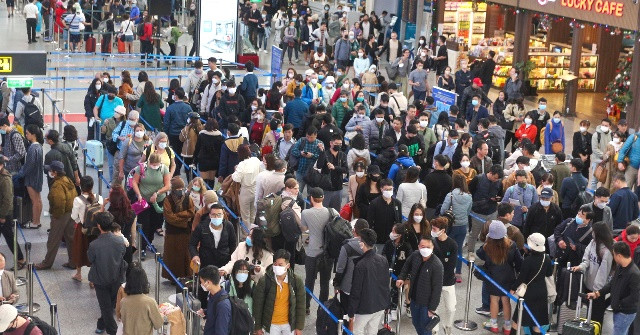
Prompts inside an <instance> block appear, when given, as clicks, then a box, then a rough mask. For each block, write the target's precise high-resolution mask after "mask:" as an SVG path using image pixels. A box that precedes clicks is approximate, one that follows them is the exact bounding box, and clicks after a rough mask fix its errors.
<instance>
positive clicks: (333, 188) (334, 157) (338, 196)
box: [316, 134, 349, 211]
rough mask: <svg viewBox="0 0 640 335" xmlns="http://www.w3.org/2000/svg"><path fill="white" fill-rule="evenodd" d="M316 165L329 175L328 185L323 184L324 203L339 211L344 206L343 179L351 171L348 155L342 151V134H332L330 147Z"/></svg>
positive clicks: (320, 156)
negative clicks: (342, 202) (348, 164)
mask: <svg viewBox="0 0 640 335" xmlns="http://www.w3.org/2000/svg"><path fill="white" fill-rule="evenodd" d="M316 167H317V168H318V169H320V173H321V174H323V175H328V176H329V180H330V183H329V184H328V185H321V187H322V189H323V190H324V200H323V204H324V205H325V206H326V207H327V208H333V209H334V210H336V211H339V210H340V208H342V204H341V201H342V189H343V182H342V180H343V177H344V175H345V174H347V173H348V172H349V168H348V166H347V157H346V155H345V153H344V152H343V151H342V136H341V135H340V134H333V135H332V136H331V142H330V143H329V149H328V150H326V151H324V152H323V153H321V154H320V155H319V156H318V160H317V161H316Z"/></svg>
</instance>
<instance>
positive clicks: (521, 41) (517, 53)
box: [513, 10, 531, 66]
mask: <svg viewBox="0 0 640 335" xmlns="http://www.w3.org/2000/svg"><path fill="white" fill-rule="evenodd" d="M530 37H531V15H529V13H525V12H523V11H522V10H520V12H519V13H516V32H515V37H514V42H513V43H514V46H513V65H514V66H515V64H516V63H518V62H526V61H527V60H528V59H529V56H528V55H529V38H530Z"/></svg>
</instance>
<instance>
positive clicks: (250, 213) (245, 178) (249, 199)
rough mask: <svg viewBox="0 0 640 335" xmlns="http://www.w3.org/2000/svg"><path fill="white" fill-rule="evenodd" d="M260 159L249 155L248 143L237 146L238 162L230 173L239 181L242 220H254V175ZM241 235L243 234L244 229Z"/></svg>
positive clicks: (258, 169) (257, 169) (257, 170)
mask: <svg viewBox="0 0 640 335" xmlns="http://www.w3.org/2000/svg"><path fill="white" fill-rule="evenodd" d="M260 165H261V161H260V159H258V158H257V157H252V156H251V150H250V149H249V145H248V144H242V145H240V146H239V147H238V164H237V165H236V166H235V171H234V172H233V174H232V175H231V176H232V177H231V178H232V179H233V181H235V182H237V183H240V195H239V199H238V200H239V201H238V204H239V206H240V207H239V208H240V213H239V214H240V216H241V217H242V221H243V222H247V223H249V222H254V221H255V216H256V208H255V205H256V204H255V199H256V196H255V194H256V177H257V176H258V174H259V173H260ZM242 233H243V234H242V235H241V236H244V234H246V233H244V231H243V232H242Z"/></svg>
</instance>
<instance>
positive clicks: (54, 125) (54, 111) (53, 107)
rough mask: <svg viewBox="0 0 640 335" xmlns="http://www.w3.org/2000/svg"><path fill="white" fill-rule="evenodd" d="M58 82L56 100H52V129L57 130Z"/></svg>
mask: <svg viewBox="0 0 640 335" xmlns="http://www.w3.org/2000/svg"><path fill="white" fill-rule="evenodd" d="M57 95H58V80H56V98H55V99H51V129H55V128H56V102H57V101H58V97H57Z"/></svg>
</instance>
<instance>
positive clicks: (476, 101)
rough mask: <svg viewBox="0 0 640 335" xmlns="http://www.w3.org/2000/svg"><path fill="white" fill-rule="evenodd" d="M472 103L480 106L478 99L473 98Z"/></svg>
mask: <svg viewBox="0 0 640 335" xmlns="http://www.w3.org/2000/svg"><path fill="white" fill-rule="evenodd" d="M471 104H472V105H474V106H478V104H479V102H478V100H471Z"/></svg>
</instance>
